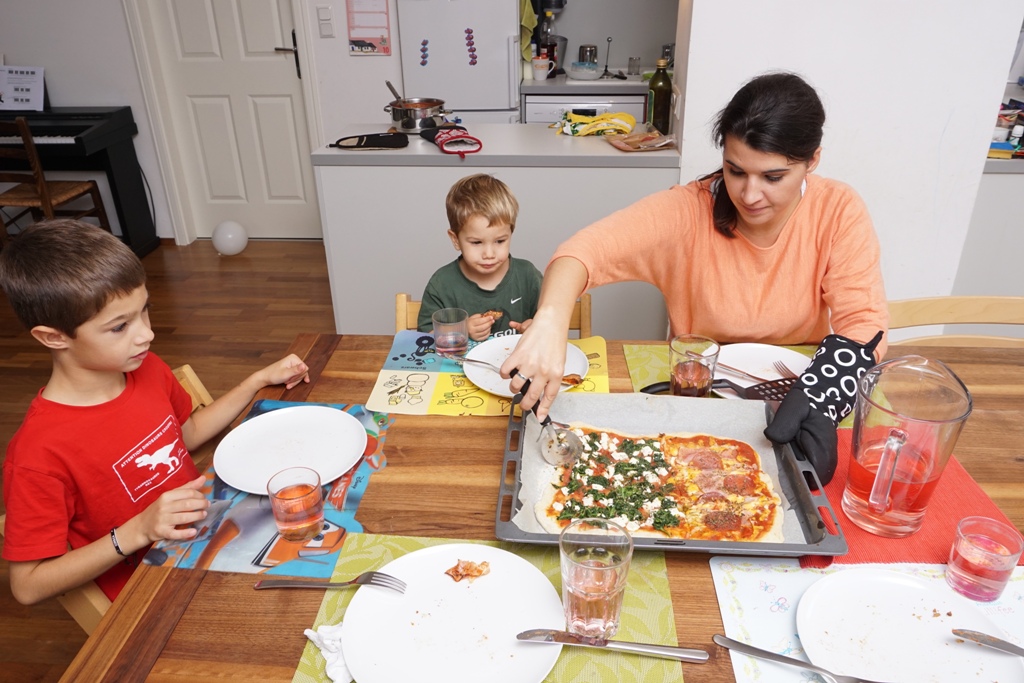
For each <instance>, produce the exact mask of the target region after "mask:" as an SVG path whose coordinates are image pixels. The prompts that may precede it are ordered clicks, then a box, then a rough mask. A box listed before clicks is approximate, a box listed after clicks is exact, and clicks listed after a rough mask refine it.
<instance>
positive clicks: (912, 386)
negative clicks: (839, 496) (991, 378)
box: [836, 356, 973, 538]
mask: <svg viewBox="0 0 1024 683" xmlns="http://www.w3.org/2000/svg"><path fill="white" fill-rule="evenodd" d="M841 360H842V359H841V358H837V359H836V362H841ZM850 381H854V380H853V379H852V378H851V380H850ZM972 405H973V402H972V399H971V394H970V392H969V391H968V390H967V387H966V386H964V383H963V382H962V381H960V378H959V377H957V376H956V374H954V373H953V371H952V370H950V369H949V368H948V367H946V365H945V364H943V363H941V362H940V361H937V360H929V359H927V358H923V357H921V356H904V357H902V358H895V359H893V360H889V361H886V362H884V363H880V364H879V365H876V366H875V367H873V368H872V369H870V370H868V371H867V373H865V374H864V376H863V377H861V378H860V381H859V382H858V384H857V405H856V408H855V409H854V424H853V448H852V450H853V452H852V456H851V460H850V471H849V475H848V479H847V481H846V489H845V490H844V491H843V501H842V507H843V512H845V513H846V515H847V517H849V518H850V521H852V522H853V523H854V524H856V525H857V526H859V527H861V528H862V529H865V530H867V531H870V532H871V533H873V534H877V535H878V536H885V537H888V538H900V537H903V536H909V535H910V534H912V533H914V532H915V531H917V530H918V529H920V528H921V524H922V523H924V514H925V510H926V509H927V507H928V501H929V500H930V499H931V496H932V493H934V491H935V487H936V486H937V485H938V483H939V477H940V476H942V471H943V469H945V467H946V463H947V462H948V461H949V456H950V455H951V454H952V452H953V447H954V446H955V445H956V441H957V438H958V437H959V436H960V431H961V430H962V429H963V426H964V423H965V422H966V420H967V417H968V416H969V415H970V414H971V409H972Z"/></svg>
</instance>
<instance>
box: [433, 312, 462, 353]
mask: <svg viewBox="0 0 1024 683" xmlns="http://www.w3.org/2000/svg"><path fill="white" fill-rule="evenodd" d="M430 319H431V320H432V321H433V323H434V348H435V349H437V351H438V353H451V354H454V355H456V356H462V355H465V353H466V349H467V348H469V313H467V312H466V311H465V310H463V309H461V308H441V309H438V310H436V311H434V313H433V315H431V316H430Z"/></svg>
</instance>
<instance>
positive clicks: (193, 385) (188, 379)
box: [174, 364, 213, 413]
mask: <svg viewBox="0 0 1024 683" xmlns="http://www.w3.org/2000/svg"><path fill="white" fill-rule="evenodd" d="M174 376H175V377H177V378H178V383H179V384H181V386H182V387H184V389H185V391H187V392H188V395H189V396H191V397H192V412H193V413H194V412H196V411H197V410H199V409H200V408H205V407H206V406H208V405H210V404H211V403H213V396H211V395H210V392H209V391H207V390H206V387H205V386H203V383H202V382H201V381H199V376H198V375H196V373H195V371H194V370H193V369H192V366H191V365H188V364H186V365H182V366H181V367H178V368H174Z"/></svg>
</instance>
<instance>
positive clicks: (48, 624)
mask: <svg viewBox="0 0 1024 683" xmlns="http://www.w3.org/2000/svg"><path fill="white" fill-rule="evenodd" d="M143 264H144V265H145V267H146V272H147V274H148V288H149V293H150V302H151V304H152V308H151V314H150V319H151V322H152V324H153V331H154V332H155V333H156V338H155V340H154V341H153V345H152V349H153V351H155V352H156V353H157V354H158V355H160V357H162V358H163V359H164V360H165V361H167V363H168V364H169V365H170V366H171V367H175V366H178V365H181V364H183V363H189V364H191V365H192V367H193V368H194V369H195V371H196V373H197V374H198V375H199V377H200V379H202V381H203V383H204V384H205V385H206V387H207V388H208V389H209V390H210V393H212V394H213V396H214V397H217V396H219V395H220V394H222V393H224V392H225V391H227V390H228V389H230V388H231V387H232V386H234V385H235V384H237V383H238V382H239V381H241V380H242V379H244V378H245V377H246V376H247V375H248V374H249V373H251V372H253V371H254V370H257V369H259V368H260V367H263V366H264V365H267V364H269V363H271V362H273V361H275V360H277V359H278V358H280V357H281V356H282V355H283V354H284V352H285V350H286V349H287V348H288V345H289V343H290V342H291V341H292V339H294V337H295V335H296V333H297V332H300V331H311V332H333V331H334V314H333V311H332V309H331V293H330V288H329V285H328V280H327V263H326V259H325V256H324V248H323V244H322V243H321V242H318V241H295V242H276V241H275V242H269V241H253V242H250V243H249V246H248V247H247V248H246V249H245V251H243V252H242V253H241V254H239V255H237V256H231V257H220V256H218V255H217V253H216V252H215V251H214V250H213V247H212V246H211V244H210V242H209V241H206V240H203V241H197V242H193V243H192V244H191V245H189V246H187V247H177V246H174V245H173V244H164V245H162V246H161V247H160V248H158V249H157V250H156V251H154V252H153V253H151V254H149V255H148V256H146V257H145V258H144V259H143ZM49 367H50V361H49V354H48V353H46V352H44V351H43V349H42V347H41V346H40V345H39V344H38V343H37V342H35V341H34V340H33V339H32V338H31V337H30V336H29V335H28V332H26V331H25V330H24V329H22V327H21V325H20V324H19V323H18V321H17V319H16V318H15V317H14V314H13V312H12V311H11V308H10V306H9V305H8V303H7V300H6V297H4V295H3V293H2V292H0V462H2V457H3V456H2V453H3V452H5V451H6V449H7V443H8V441H10V439H11V436H12V435H13V434H14V431H15V430H16V429H17V428H18V425H19V424H20V423H21V419H22V417H23V416H24V414H25V410H26V408H27V407H28V404H29V402H30V401H31V400H32V397H33V396H35V394H36V392H37V391H38V390H39V389H40V388H41V387H42V386H43V385H44V384H46V381H47V379H48V377H49ZM83 642H85V633H84V632H83V631H82V630H81V629H80V628H79V627H78V625H77V624H76V623H75V622H74V621H73V620H72V619H71V618H70V617H69V616H68V615H67V613H66V612H64V610H63V609H62V608H61V606H60V605H59V604H58V603H57V601H56V600H49V601H46V602H45V603H43V604H40V605H35V606H33V607H24V606H22V605H19V604H18V603H17V602H15V601H14V598H13V597H12V596H11V590H10V583H9V581H8V571H7V563H6V562H3V561H0V662H2V664H0V681H12V682H13V681H18V682H19V683H28V682H31V681H56V680H57V679H58V678H60V676H61V674H62V673H63V672H64V670H65V669H66V668H67V666H68V664H69V663H70V662H71V660H72V659H73V658H74V656H75V653H77V652H78V649H79V648H80V647H81V645H82V643H83Z"/></svg>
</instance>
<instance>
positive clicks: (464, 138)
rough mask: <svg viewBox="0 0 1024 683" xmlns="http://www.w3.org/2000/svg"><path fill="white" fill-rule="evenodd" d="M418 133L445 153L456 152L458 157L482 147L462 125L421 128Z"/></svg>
mask: <svg viewBox="0 0 1024 683" xmlns="http://www.w3.org/2000/svg"><path fill="white" fill-rule="evenodd" d="M420 135H421V136H422V137H424V138H425V139H427V140H430V141H431V142H433V143H434V144H435V145H437V146H438V147H440V148H441V151H442V152H444V153H445V154H458V155H459V158H460V159H465V158H466V155H467V154H472V153H474V152H479V151H480V150H481V149H483V147H484V143H482V142H480V140H478V139H477V138H475V137H473V136H472V135H470V134H469V133H467V132H466V129H465V128H463V127H462V126H447V127H444V128H428V129H426V130H421V131H420Z"/></svg>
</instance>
